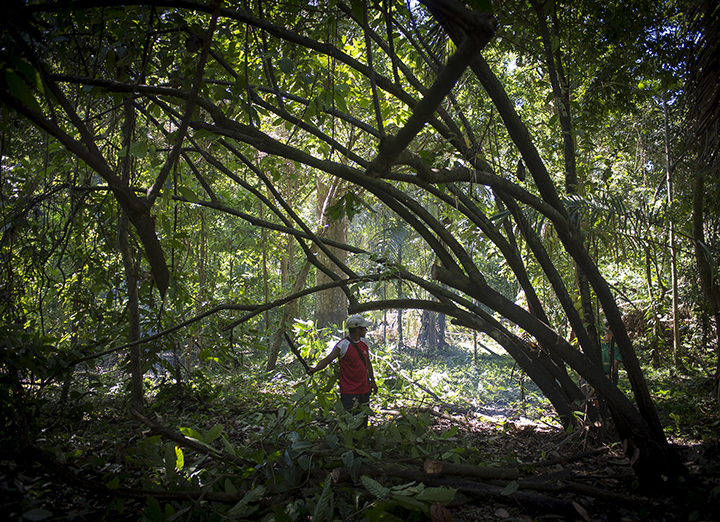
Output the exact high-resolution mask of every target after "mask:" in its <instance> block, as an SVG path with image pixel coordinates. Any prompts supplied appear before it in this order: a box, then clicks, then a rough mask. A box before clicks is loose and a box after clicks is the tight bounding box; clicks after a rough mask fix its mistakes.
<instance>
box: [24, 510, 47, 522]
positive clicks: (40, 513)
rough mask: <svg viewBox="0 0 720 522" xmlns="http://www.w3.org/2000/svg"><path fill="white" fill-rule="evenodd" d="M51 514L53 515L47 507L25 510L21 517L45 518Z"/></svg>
mask: <svg viewBox="0 0 720 522" xmlns="http://www.w3.org/2000/svg"><path fill="white" fill-rule="evenodd" d="M51 516H53V514H52V513H51V512H50V511H48V510H47V509H43V508H35V509H31V510H30V511H26V512H25V513H23V518H24V519H25V520H45V519H46V518H50V517H51Z"/></svg>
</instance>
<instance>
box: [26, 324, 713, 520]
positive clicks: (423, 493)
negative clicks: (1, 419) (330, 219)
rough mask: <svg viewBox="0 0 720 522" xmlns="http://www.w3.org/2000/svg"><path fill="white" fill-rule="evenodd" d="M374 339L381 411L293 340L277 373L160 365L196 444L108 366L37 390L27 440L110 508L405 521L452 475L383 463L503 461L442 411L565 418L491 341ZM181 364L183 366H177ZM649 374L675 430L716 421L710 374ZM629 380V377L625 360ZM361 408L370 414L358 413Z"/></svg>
mask: <svg viewBox="0 0 720 522" xmlns="http://www.w3.org/2000/svg"><path fill="white" fill-rule="evenodd" d="M331 341H332V340H328V339H324V338H319V337H317V338H315V337H312V336H310V335H308V336H306V337H305V338H302V337H301V338H300V342H299V345H300V348H301V351H302V353H303V356H304V357H305V358H307V359H308V360H309V361H310V362H312V361H314V360H317V359H319V358H320V357H322V356H323V355H324V353H326V351H327V347H328V345H329V344H330V343H331ZM374 352H375V357H374V360H373V364H374V366H375V369H376V376H377V379H378V384H379V387H380V393H379V394H378V395H376V396H374V397H373V400H372V403H371V406H372V410H373V411H372V412H371V411H366V412H362V413H361V414H359V415H355V416H352V415H349V414H347V413H346V412H343V411H342V408H341V406H340V404H339V401H338V395H337V376H336V374H335V372H334V370H333V369H332V368H328V369H327V370H326V371H324V372H321V373H319V374H316V375H314V376H313V377H308V376H307V375H305V373H304V371H303V369H302V367H301V365H300V364H299V363H298V362H297V360H296V359H295V358H294V357H293V356H292V355H290V354H285V355H284V356H282V357H281V358H280V361H279V364H278V366H277V368H276V369H275V370H273V371H272V372H269V373H268V372H265V371H264V369H263V364H264V357H263V354H257V355H256V356H255V357H246V358H245V359H244V360H243V365H238V364H237V361H229V360H228V361H219V360H217V359H207V360H201V361H199V362H198V364H196V365H195V368H194V369H193V370H192V371H191V372H190V373H187V372H180V373H179V374H178V373H175V372H174V371H173V368H172V367H159V368H156V369H155V370H154V371H150V372H148V374H147V378H146V380H145V386H146V397H147V401H148V403H147V408H146V411H145V414H146V416H147V417H148V418H150V419H151V420H152V421H153V422H155V423H157V424H159V425H162V426H164V427H167V428H169V429H171V430H173V431H175V432H176V433H182V434H183V435H184V436H185V437H187V438H189V439H190V440H191V441H194V442H195V443H196V444H198V445H199V447H201V448H204V450H203V451H200V450H198V449H197V447H196V448H195V449H193V448H190V447H188V446H187V445H185V444H182V443H180V442H178V441H177V440H170V439H169V438H168V437H165V436H163V435H161V434H160V433H157V432H155V431H154V430H153V429H151V428H150V427H149V426H144V425H142V424H141V423H139V422H138V421H137V420H136V419H134V418H132V417H130V416H129V415H128V413H127V412H128V403H127V395H128V393H127V387H126V385H124V384H119V383H124V382H126V381H127V378H126V377H125V376H124V374H123V373H122V368H117V367H107V368H103V369H94V372H91V373H92V376H91V377H89V376H87V375H83V376H78V377H76V379H75V380H74V381H73V384H72V387H71V388H70V393H69V397H70V399H69V401H68V402H65V403H61V402H60V401H59V400H58V399H59V395H60V393H61V383H57V385H55V386H49V387H47V388H46V389H45V390H44V394H37V396H35V397H34V398H32V399H33V400H35V401H36V404H34V406H33V409H32V411H33V412H34V417H33V423H32V427H31V430H32V431H31V432H30V436H31V439H32V441H31V442H32V443H34V444H35V445H36V446H39V447H41V448H43V450H44V451H46V452H47V453H48V455H49V456H50V457H52V458H53V459H56V460H58V461H60V462H62V463H63V464H68V465H72V466H74V467H75V468H76V469H80V470H82V472H83V473H85V474H88V475H90V476H92V477H94V479H93V480H94V481H95V482H96V483H97V484H98V485H99V486H100V487H102V488H106V489H109V490H116V491H117V492H118V493H123V494H118V496H117V497H115V500H113V501H112V502H111V503H110V504H109V505H108V507H107V509H106V515H107V516H108V517H110V518H114V517H115V518H117V517H121V518H122V517H130V518H134V517H137V518H142V519H145V520H150V521H172V520H198V521H201V520H213V521H215V520H217V521H224V520H264V521H268V522H269V521H272V520H276V521H280V522H287V521H296V520H307V519H309V518H310V517H312V519H313V520H368V521H375V520H390V521H394V520H425V519H428V518H429V517H431V516H432V515H431V514H430V510H431V509H434V510H436V511H437V510H438V509H441V507H439V506H443V505H447V504H448V503H449V502H451V501H452V499H453V498H454V496H455V491H454V490H453V489H451V488H433V487H426V486H424V485H422V484H421V483H419V482H417V481H412V480H404V479H399V478H395V479H393V478H388V476H387V475H384V476H380V475H378V473H379V472H380V471H379V470H381V468H382V465H386V464H387V463H398V462H400V463H402V462H420V463H422V462H424V461H427V460H444V461H449V462H455V463H466V464H474V465H490V466H492V465H502V463H503V461H502V459H503V457H502V456H501V457H498V455H501V454H499V453H498V452H497V451H490V447H489V445H487V444H485V445H478V444H474V443H473V442H472V441H471V440H470V439H469V438H468V437H466V436H463V433H462V432H461V427H459V426H458V425H457V424H453V423H438V422H436V417H435V414H436V413H438V412H440V413H441V412H444V411H445V412H447V411H454V412H456V413H457V412H464V413H465V414H466V415H472V416H475V417H476V418H478V417H480V418H484V419H487V418H494V419H495V420H496V421H497V423H498V425H502V423H503V422H505V421H506V420H507V419H508V418H516V417H519V416H522V417H527V418H530V419H534V420H535V421H536V422H540V423H541V424H544V425H546V426H548V427H550V428H551V429H553V430H557V431H560V432H561V428H560V425H559V424H558V423H557V421H556V419H555V418H554V417H553V412H552V408H551V407H550V405H549V404H548V401H547V400H546V399H545V398H544V397H543V396H542V394H540V392H539V390H538V389H537V387H536V386H535V385H534V384H533V383H532V382H530V381H529V380H528V379H527V378H526V376H525V375H524V374H523V373H522V372H521V371H519V370H518V368H516V367H515V365H514V362H513V361H512V359H510V358H509V357H508V356H507V355H504V354H500V355H493V354H490V353H484V352H483V353H481V354H479V357H478V358H477V364H475V360H474V358H473V356H472V353H471V352H470V351H468V350H467V349H466V348H462V347H447V348H445V349H444V350H441V351H438V350H436V351H434V352H425V353H416V352H415V350H410V349H402V348H398V347H397V346H376V347H375V350H374ZM498 353H499V352H498ZM177 375H180V376H181V377H182V378H183V379H182V382H180V383H177V382H175V378H176V376H177ZM647 376H648V382H649V386H650V389H651V392H652V394H653V396H654V397H655V399H656V401H657V404H658V407H659V411H660V414H661V418H662V419H663V421H664V422H665V424H666V426H667V430H668V433H669V434H671V435H672V436H673V437H675V438H677V439H684V440H690V439H692V440H698V439H702V438H708V437H712V436H713V434H714V436H715V437H716V436H717V422H714V421H713V419H717V416H716V415H712V414H711V411H712V410H711V408H712V399H711V397H710V395H711V394H710V393H708V389H707V382H706V379H703V378H702V375H701V374H698V373H695V374H692V373H690V372H686V373H684V374H679V373H671V372H663V371H657V370H653V369H651V368H648V369H647ZM620 385H621V388H623V389H624V390H625V391H626V392H627V391H628V383H627V379H626V378H625V376H624V373H623V375H622V377H621V383H620ZM31 402H32V401H31ZM433 412H434V413H433ZM365 414H370V415H371V417H370V426H369V427H368V428H367V429H358V426H359V424H360V423H362V421H363V417H364V415H365ZM713 422H714V424H713ZM505 457H506V458H511V459H512V458H515V455H509V454H508V455H506V456H505ZM130 490H135V491H145V492H146V494H145V495H144V496H141V497H140V498H139V499H137V500H131V499H129V497H128V495H127V494H125V493H124V492H127V491H130ZM160 492H168V493H167V494H165V495H164V496H163V494H160ZM172 494H175V495H176V498H174V499H173V498H170V497H171V496H172ZM44 495H45V496H44ZM49 495H51V493H50V490H47V491H46V492H44V493H43V492H42V491H40V492H39V493H36V494H34V495H30V496H28V497H27V498H25V499H24V500H23V502H24V504H23V512H24V513H33V515H32V516H36V515H37V514H38V513H44V514H47V513H50V515H47V516H46V517H45V518H48V519H52V518H53V517H55V516H56V515H57V514H53V512H52V510H51V509H50V507H49V506H48V502H49V499H48V496H49ZM182 497H188V498H184V499H183V498H182ZM191 497H192V499H190V498H191ZM130 498H131V497H130ZM122 499H125V500H122ZM200 506H202V509H199V507H200ZM37 510H44V511H37ZM436 515H437V513H436ZM437 516H439V515H437ZM39 519H44V518H39Z"/></svg>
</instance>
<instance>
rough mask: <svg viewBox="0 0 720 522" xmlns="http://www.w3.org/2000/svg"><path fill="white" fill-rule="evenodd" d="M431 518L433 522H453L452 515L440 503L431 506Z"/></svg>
mask: <svg viewBox="0 0 720 522" xmlns="http://www.w3.org/2000/svg"><path fill="white" fill-rule="evenodd" d="M430 518H431V519H432V522H452V513H450V510H448V509H446V508H445V507H444V506H443V505H442V504H441V503H440V502H436V503H435V504H433V505H432V506H430Z"/></svg>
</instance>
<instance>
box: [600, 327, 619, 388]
mask: <svg viewBox="0 0 720 522" xmlns="http://www.w3.org/2000/svg"><path fill="white" fill-rule="evenodd" d="M604 324H605V339H604V342H602V343H600V348H601V349H602V362H603V369H604V370H605V375H606V376H607V377H608V379H610V380H611V381H612V382H613V383H614V384H615V385H616V386H617V383H618V368H619V367H620V363H621V362H622V356H621V355H620V350H619V349H618V347H617V345H616V344H615V336H614V335H613V333H612V330H610V324H609V323H608V320H607V319H605V321H604ZM611 361H612V362H611Z"/></svg>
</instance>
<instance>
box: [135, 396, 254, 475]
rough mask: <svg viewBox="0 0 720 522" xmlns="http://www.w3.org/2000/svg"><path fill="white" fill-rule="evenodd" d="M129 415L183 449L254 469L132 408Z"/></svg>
mask: <svg viewBox="0 0 720 522" xmlns="http://www.w3.org/2000/svg"><path fill="white" fill-rule="evenodd" d="M130 413H132V414H133V416H134V417H135V418H136V419H138V420H139V421H140V422H142V423H143V424H145V425H146V426H147V427H148V428H150V429H151V430H153V431H156V432H157V433H159V434H161V435H163V436H164V437H167V438H168V439H170V440H173V441H175V442H177V443H178V444H180V445H181V446H183V447H186V448H190V449H193V450H195V451H197V452H199V453H204V454H206V455H211V456H212V457H215V458H217V459H220V460H222V461H225V462H232V463H233V464H237V465H238V466H243V467H246V468H248V467H249V468H253V467H255V463H254V462H251V461H249V460H245V459H243V458H240V457H238V456H237V455H233V454H231V453H227V452H224V451H219V450H216V449H215V448H213V447H212V446H210V445H209V444H205V443H203V442H200V441H196V440H193V439H190V438H188V437H186V436H185V435H182V434H181V433H178V432H176V431H173V430H171V429H169V428H166V427H165V426H161V425H159V424H155V423H154V422H153V421H151V420H150V419H148V418H147V417H145V416H144V415H143V414H142V413H140V412H138V411H137V410H135V409H133V408H130Z"/></svg>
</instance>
